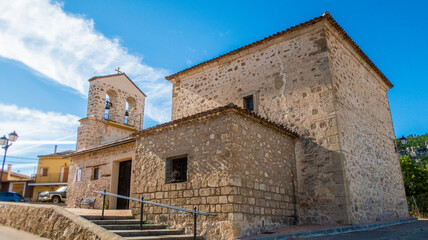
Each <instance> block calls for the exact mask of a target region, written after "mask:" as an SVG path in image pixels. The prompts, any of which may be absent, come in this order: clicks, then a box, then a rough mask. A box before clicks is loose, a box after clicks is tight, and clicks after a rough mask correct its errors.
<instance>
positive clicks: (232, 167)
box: [131, 113, 294, 239]
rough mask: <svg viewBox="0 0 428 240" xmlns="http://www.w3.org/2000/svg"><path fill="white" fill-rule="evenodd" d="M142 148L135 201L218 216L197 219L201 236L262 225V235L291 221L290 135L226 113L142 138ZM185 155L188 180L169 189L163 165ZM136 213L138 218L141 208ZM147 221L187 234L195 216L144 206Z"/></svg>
mask: <svg viewBox="0 0 428 240" xmlns="http://www.w3.org/2000/svg"><path fill="white" fill-rule="evenodd" d="M263 140H266V141H265V142H264V143H261V144H260V142H259V141H263ZM239 141H242V143H239ZM284 143H285V144H284ZM137 146H138V152H137V155H136V162H135V168H134V172H133V174H134V181H136V182H134V184H133V186H134V187H133V189H132V191H131V195H132V196H133V197H136V198H139V197H141V196H143V197H144V199H145V200H148V201H154V202H158V203H163V204H168V205H173V206H179V207H183V208H187V209H193V207H194V206H196V207H198V210H200V211H203V212H210V213H215V214H217V216H215V217H213V216H208V217H205V216H200V217H199V222H200V225H199V226H198V234H201V235H203V236H205V237H206V238H207V239H234V238H235V237H237V236H240V235H246V234H249V233H254V232H260V230H261V229H262V228H263V227H262V225H263V221H264V223H265V228H264V229H269V228H272V227H275V226H281V225H282V226H283V225H285V224H287V220H288V219H287V216H290V215H293V210H294V208H293V205H292V196H293V195H292V193H293V192H292V190H291V188H292V187H291V183H290V182H292V176H291V171H292V170H291V168H292V166H291V165H292V164H291V163H290V162H291V159H293V158H294V154H293V153H294V145H293V140H292V139H291V138H290V137H288V136H284V135H282V134H280V133H277V132H275V131H274V130H271V129H269V128H264V127H262V126H259V125H258V124H257V123H254V122H252V121H251V120H245V119H243V117H241V116H238V115H236V114H232V113H227V114H222V115H219V116H216V117H210V118H209V119H208V118H204V119H202V120H198V121H193V122H191V123H187V124H184V125H180V126H171V127H170V128H169V129H164V130H162V131H160V132H156V133H149V134H147V135H144V133H143V135H142V136H140V137H139V138H137ZM282 153H284V155H285V156H283V155H282ZM182 155H187V157H188V172H187V176H188V179H187V181H186V182H182V183H170V184H165V164H166V159H167V158H169V157H173V156H182ZM266 162H269V163H270V164H271V165H268V164H267V163H266ZM255 166H257V167H255ZM270 166H274V167H275V168H273V167H270ZM249 167H251V169H250V168H249ZM279 167H282V168H279ZM289 167H290V169H289ZM255 169H259V170H258V171H257V172H254V170H255ZM133 213H134V214H139V205H138V204H136V205H135V204H134V205H133ZM144 218H145V219H147V220H152V221H155V222H156V223H165V224H168V225H169V226H170V227H177V228H185V229H186V231H188V232H190V231H192V229H193V228H192V223H193V218H192V216H191V215H190V214H180V213H177V212H174V211H170V210H167V209H165V208H160V207H153V206H150V205H146V206H145V207H144Z"/></svg>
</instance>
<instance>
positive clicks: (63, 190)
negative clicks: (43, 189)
mask: <svg viewBox="0 0 428 240" xmlns="http://www.w3.org/2000/svg"><path fill="white" fill-rule="evenodd" d="M65 190H67V187H60V188H58V189H57V190H56V191H55V192H65Z"/></svg>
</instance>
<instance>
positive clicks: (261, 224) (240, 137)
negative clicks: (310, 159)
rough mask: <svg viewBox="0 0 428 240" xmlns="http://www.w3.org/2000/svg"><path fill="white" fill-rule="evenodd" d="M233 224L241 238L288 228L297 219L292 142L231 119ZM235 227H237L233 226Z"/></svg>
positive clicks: (281, 135)
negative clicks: (234, 189)
mask: <svg viewBox="0 0 428 240" xmlns="http://www.w3.org/2000/svg"><path fill="white" fill-rule="evenodd" d="M232 120H233V123H232V129H231V130H232V133H233V150H234V158H235V161H237V162H238V163H239V165H238V166H237V168H234V169H233V171H234V175H235V176H237V177H236V180H238V182H237V183H238V184H237V187H236V191H237V193H238V195H235V196H234V203H235V205H234V211H235V213H234V220H235V221H234V224H235V225H236V226H240V228H241V229H240V231H241V234H242V235H244V236H245V235H251V234H257V233H261V232H264V231H268V230H271V229H275V228H279V227H284V226H289V225H292V224H295V223H296V220H297V210H298V207H297V202H296V200H297V199H296V189H297V181H296V166H295V162H296V161H295V154H294V152H295V148H294V147H295V141H294V139H293V138H292V137H290V136H286V135H284V134H280V133H278V132H277V131H276V130H273V129H271V128H267V127H266V126H261V125H259V124H254V122H253V121H251V120H248V119H243V118H240V117H234V118H233V119H232ZM236 228H237V227H236Z"/></svg>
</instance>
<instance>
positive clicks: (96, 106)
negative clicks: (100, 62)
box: [77, 74, 146, 151]
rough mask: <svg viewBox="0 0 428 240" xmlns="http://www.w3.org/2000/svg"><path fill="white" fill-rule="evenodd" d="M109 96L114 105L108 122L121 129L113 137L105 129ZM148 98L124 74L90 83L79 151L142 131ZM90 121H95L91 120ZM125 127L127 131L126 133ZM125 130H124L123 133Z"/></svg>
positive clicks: (80, 134) (96, 79)
mask: <svg viewBox="0 0 428 240" xmlns="http://www.w3.org/2000/svg"><path fill="white" fill-rule="evenodd" d="M106 94H108V95H109V97H110V102H111V103H112V106H111V107H110V110H109V115H108V120H109V122H111V123H117V124H116V125H118V124H120V125H123V126H122V127H121V126H116V127H117V128H118V130H117V131H116V132H115V133H114V135H113V136H110V135H109V133H110V132H112V131H113V130H111V129H112V126H113V125H111V126H109V127H110V130H108V129H105V128H104V127H105V126H104V124H105V122H106V120H105V119H104V112H105V107H106ZM145 98H146V96H145V95H144V93H142V92H141V91H140V90H139V89H138V88H137V87H136V86H135V85H134V84H133V83H132V82H131V81H130V80H129V79H128V78H127V76H126V75H124V74H118V75H110V76H104V77H96V78H93V79H91V80H90V86H89V95H88V112H87V118H85V119H82V120H81V126H80V127H79V131H78V137H77V150H78V151H79V150H82V149H86V148H87V147H89V146H93V145H98V144H100V143H101V142H105V141H109V140H112V139H118V138H122V137H126V136H128V135H129V133H130V132H133V131H136V130H138V129H142V128H143V119H144V103H145ZM127 102H128V114H129V117H128V121H127V123H125V111H126V103H127ZM88 119H90V120H92V121H88ZM126 128H128V129H127V130H126ZM124 129H125V131H124Z"/></svg>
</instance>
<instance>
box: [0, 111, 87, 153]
mask: <svg viewBox="0 0 428 240" xmlns="http://www.w3.org/2000/svg"><path fill="white" fill-rule="evenodd" d="M0 119H2V122H1V124H0V133H3V134H4V133H9V132H11V131H16V132H17V133H18V135H19V138H18V140H17V141H16V142H15V143H13V146H12V147H10V148H9V150H8V155H9V154H10V155H15V156H18V155H20V156H22V155H25V154H27V153H32V152H35V153H37V154H44V153H50V152H52V151H53V145H60V144H75V142H76V139H77V127H78V125H79V122H78V120H79V119H80V118H79V117H78V116H74V115H70V114H61V113H55V112H42V111H39V110H32V109H28V108H19V107H17V106H15V105H6V104H2V103H0ZM46 148H49V151H47V150H46ZM1 155H3V154H1ZM34 157H35V156H34Z"/></svg>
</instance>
